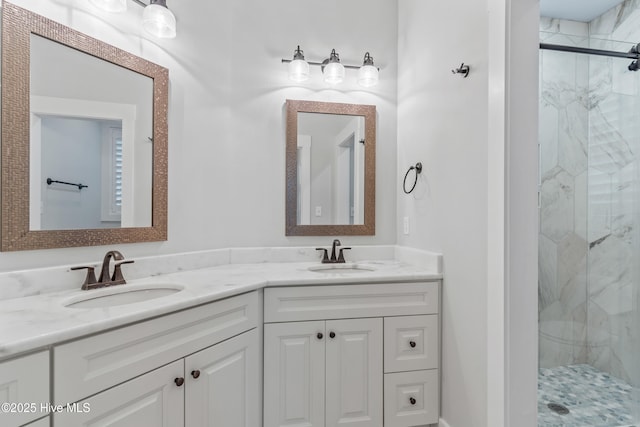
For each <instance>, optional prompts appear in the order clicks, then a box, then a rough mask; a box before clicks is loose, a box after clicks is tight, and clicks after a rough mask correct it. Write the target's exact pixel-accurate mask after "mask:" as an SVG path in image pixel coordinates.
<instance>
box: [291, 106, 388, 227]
mask: <svg viewBox="0 0 640 427" xmlns="http://www.w3.org/2000/svg"><path fill="white" fill-rule="evenodd" d="M286 120H287V131H286V133H287V144H286V175H287V188H286V200H287V208H286V211H287V212H286V235H287V236H340V235H342V236H346V235H374V234H375V195H376V194H375V192H376V191H375V181H376V171H375V165H376V158H375V156H376V107H375V106H374V105H358V104H338V103H331V102H314V101H296V100H287V102H286Z"/></svg>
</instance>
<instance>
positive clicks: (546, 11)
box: [540, 0, 623, 22]
mask: <svg viewBox="0 0 640 427" xmlns="http://www.w3.org/2000/svg"><path fill="white" fill-rule="evenodd" d="M622 2H623V0H540V16H547V17H550V18H561V19H569V20H572V21H581V22H590V21H592V20H593V19H594V18H597V17H598V16H600V15H602V14H603V13H605V12H606V11H607V10H609V9H611V8H612V7H614V6H617V5H618V4H620V3H622Z"/></svg>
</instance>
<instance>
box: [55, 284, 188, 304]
mask: <svg viewBox="0 0 640 427" xmlns="http://www.w3.org/2000/svg"><path fill="white" fill-rule="evenodd" d="M182 289H184V286H182V285H174V284H157V283H153V284H140V285H116V286H113V287H109V288H104V289H92V290H88V291H82V295H78V296H75V297H73V298H70V299H68V300H66V301H65V302H64V303H63V305H64V306H65V307H69V308H104V307H115V306H118V305H125V304H133V303H136V302H142V301H148V300H152V299H156V298H162V297H166V296H169V295H173V294H176V293H178V292H180V291H181V290H182Z"/></svg>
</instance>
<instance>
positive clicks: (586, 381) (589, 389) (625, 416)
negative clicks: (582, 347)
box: [538, 364, 639, 427]
mask: <svg viewBox="0 0 640 427" xmlns="http://www.w3.org/2000/svg"><path fill="white" fill-rule="evenodd" d="M635 396H636V394H635V391H634V390H633V387H632V386H631V385H629V384H628V383H626V382H624V381H623V380H620V379H618V378H615V377H612V376H610V375H609V374H607V373H605V372H601V371H598V370H597V369H595V368H593V367H591V366H588V365H584V364H580V365H572V366H561V367H554V368H551V369H545V368H541V369H539V371H538V426H539V427H633V425H638V424H635V423H636V422H638V421H639V420H638V419H637V418H636V417H635V416H634V413H633V411H632V408H633V407H634V406H637V404H638V401H637V400H636V398H635ZM549 403H557V404H561V405H564V406H565V407H566V408H567V409H568V410H569V413H568V414H566V415H560V414H558V413H555V412H553V411H552V410H551V409H549V407H548V404H549Z"/></svg>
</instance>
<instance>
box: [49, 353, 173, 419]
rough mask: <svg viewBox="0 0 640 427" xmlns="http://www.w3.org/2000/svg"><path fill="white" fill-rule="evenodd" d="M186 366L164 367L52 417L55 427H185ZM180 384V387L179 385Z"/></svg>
mask: <svg viewBox="0 0 640 427" xmlns="http://www.w3.org/2000/svg"><path fill="white" fill-rule="evenodd" d="M183 376H184V363H183V361H182V359H181V360H179V361H177V362H173V363H171V364H169V365H165V366H163V367H161V368H158V369H156V370H155V371H151V372H149V373H148V374H145V375H142V376H140V377H138V378H135V379H133V380H130V381H127V382H126V383H123V384H120V385H119V386H116V387H113V388H111V389H109V390H106V391H103V392H102V393H99V394H96V395H95V396H92V397H90V398H88V399H85V400H82V401H80V402H78V403H76V404H72V405H71V406H69V405H67V410H66V411H65V412H61V413H56V414H55V415H54V416H53V426H54V427H89V426H96V427H97V426H100V427H180V426H184V384H183V383H179V382H176V381H175V380H176V379H182V380H183V381H184V378H183ZM177 384H181V385H177Z"/></svg>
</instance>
